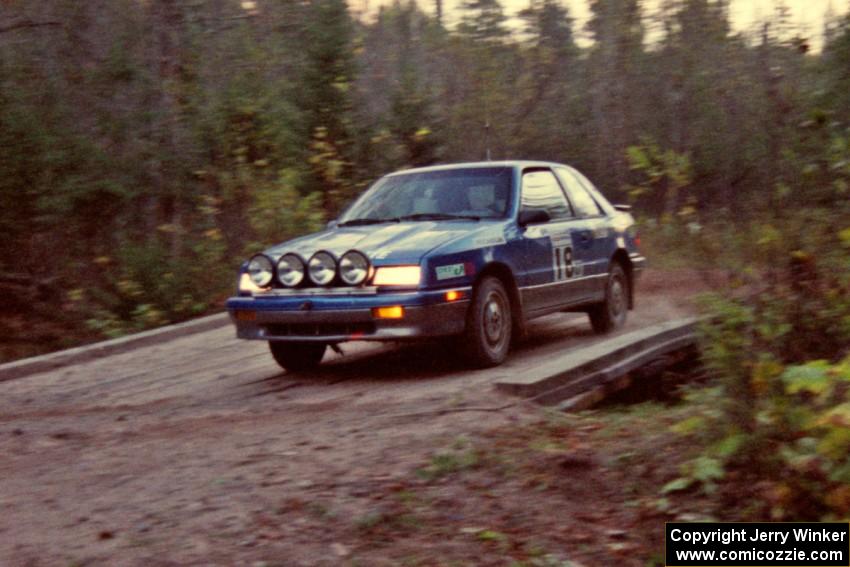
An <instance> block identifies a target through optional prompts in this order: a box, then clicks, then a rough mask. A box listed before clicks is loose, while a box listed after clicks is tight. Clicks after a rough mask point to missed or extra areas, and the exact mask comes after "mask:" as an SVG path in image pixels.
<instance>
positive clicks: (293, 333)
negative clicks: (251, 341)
mask: <svg viewBox="0 0 850 567" xmlns="http://www.w3.org/2000/svg"><path fill="white" fill-rule="evenodd" d="M374 333H375V324H374V323H279V324H275V325H267V326H266V334H267V335H269V336H273V337H334V336H336V337H338V336H351V335H371V334H374Z"/></svg>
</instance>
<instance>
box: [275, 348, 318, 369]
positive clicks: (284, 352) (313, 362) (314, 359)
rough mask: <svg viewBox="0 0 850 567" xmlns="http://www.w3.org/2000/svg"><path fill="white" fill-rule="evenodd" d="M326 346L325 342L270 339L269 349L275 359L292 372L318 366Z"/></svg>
mask: <svg viewBox="0 0 850 567" xmlns="http://www.w3.org/2000/svg"><path fill="white" fill-rule="evenodd" d="M326 347H327V345H326V344H325V343H313V342H309V343H308V342H302V343H299V342H288V341H269V349H270V350H271V351H272V356H273V357H274V359H275V361H276V362H277V363H278V364H279V365H280V367H281V368H283V369H284V370H289V371H290V372H298V371H300V370H310V369H312V368H315V367H317V366H318V365H319V363H320V362H322V357H323V356H325V348H326Z"/></svg>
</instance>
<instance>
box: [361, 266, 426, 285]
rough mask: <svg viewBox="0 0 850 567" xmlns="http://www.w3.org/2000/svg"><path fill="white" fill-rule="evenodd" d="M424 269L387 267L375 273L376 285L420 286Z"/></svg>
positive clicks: (416, 267) (374, 282) (417, 267)
mask: <svg viewBox="0 0 850 567" xmlns="http://www.w3.org/2000/svg"><path fill="white" fill-rule="evenodd" d="M421 277H422V269H421V268H420V267H419V266H385V267H383V268H378V269H377V270H376V271H375V278H374V279H373V280H372V283H373V284H375V285H419V279H420V278H421Z"/></svg>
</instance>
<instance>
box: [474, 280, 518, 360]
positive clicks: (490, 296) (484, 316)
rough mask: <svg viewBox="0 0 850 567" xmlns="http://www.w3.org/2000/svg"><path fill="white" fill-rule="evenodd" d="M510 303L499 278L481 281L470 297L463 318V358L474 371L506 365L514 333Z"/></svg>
mask: <svg viewBox="0 0 850 567" xmlns="http://www.w3.org/2000/svg"><path fill="white" fill-rule="evenodd" d="M512 327H513V321H512V318H511V301H510V298H509V297H508V293H507V291H505V286H504V285H502V282H501V281H500V280H499V279H498V278H494V277H491V276H487V277H485V278H484V279H482V280H481V281H480V282H479V284H478V286H477V287H476V288H475V292H474V293H473V296H472V302H471V304H470V306H469V311H467V315H466V329H465V330H464V333H463V341H462V349H463V350H462V354H463V356H464V358H466V360H467V361H468V362H469V363H470V364H471V365H473V366H475V367H477V368H487V367H490V366H497V365H499V364H501V363H502V362H504V361H505V358H507V356H508V351H509V350H510V347H511V334H512V332H513V329H512Z"/></svg>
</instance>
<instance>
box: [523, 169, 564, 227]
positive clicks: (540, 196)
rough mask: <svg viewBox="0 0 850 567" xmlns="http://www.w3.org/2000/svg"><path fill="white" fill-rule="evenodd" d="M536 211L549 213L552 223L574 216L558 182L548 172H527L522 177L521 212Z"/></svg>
mask: <svg viewBox="0 0 850 567" xmlns="http://www.w3.org/2000/svg"><path fill="white" fill-rule="evenodd" d="M537 209H540V210H544V211H546V212H547V213H549V218H550V219H552V220H553V221H554V220H563V219H570V218H573V217H574V216H575V215H574V214H573V211H572V209H571V208H570V204H569V203H568V202H567V199H566V197H564V192H563V191H562V190H561V186H560V185H559V184H558V180H557V179H555V175H554V174H553V173H552V172H551V171H548V170H540V171H528V172H526V173H524V174H523V175H522V202H521V210H523V211H526V210H531V211H533V210H537Z"/></svg>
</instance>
